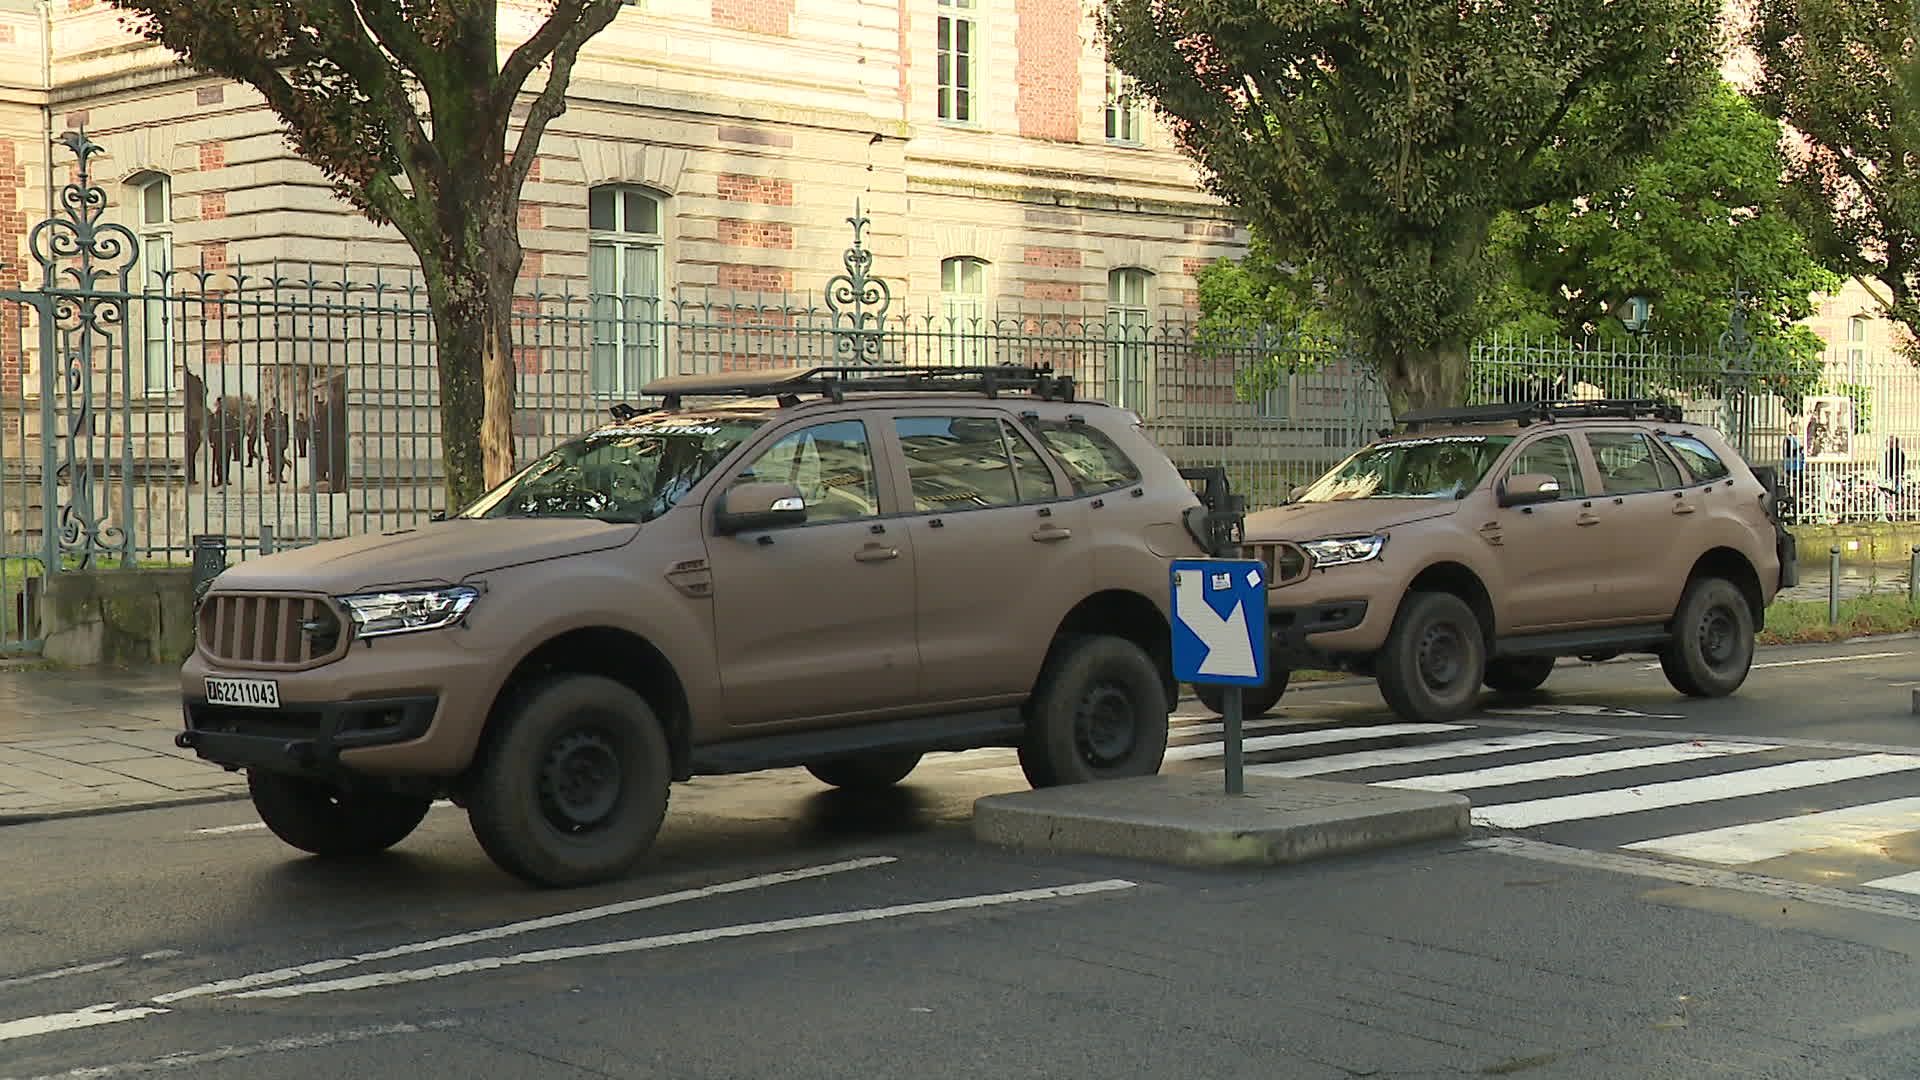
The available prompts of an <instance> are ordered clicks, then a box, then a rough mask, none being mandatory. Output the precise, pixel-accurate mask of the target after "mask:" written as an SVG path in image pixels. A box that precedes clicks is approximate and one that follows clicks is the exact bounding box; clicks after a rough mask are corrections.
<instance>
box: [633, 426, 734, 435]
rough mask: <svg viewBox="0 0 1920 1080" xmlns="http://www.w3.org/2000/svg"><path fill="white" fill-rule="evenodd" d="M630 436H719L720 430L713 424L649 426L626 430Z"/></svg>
mask: <svg viewBox="0 0 1920 1080" xmlns="http://www.w3.org/2000/svg"><path fill="white" fill-rule="evenodd" d="M625 433H626V434H629V435H718V434H720V429H719V428H718V427H715V426H714V425H712V424H648V425H647V426H645V427H634V428H626V429H625Z"/></svg>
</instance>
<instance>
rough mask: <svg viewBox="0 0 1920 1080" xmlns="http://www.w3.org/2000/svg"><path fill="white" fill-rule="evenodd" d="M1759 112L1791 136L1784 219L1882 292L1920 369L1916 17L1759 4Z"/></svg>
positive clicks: (1883, 10)
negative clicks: (1919, 337)
mask: <svg viewBox="0 0 1920 1080" xmlns="http://www.w3.org/2000/svg"><path fill="white" fill-rule="evenodd" d="M1746 38H1747V42H1748V44H1749V45H1750V46H1751V47H1752V49H1753V51H1754V54H1755V58H1756V60H1757V61H1758V65H1759V78H1758V80H1757V85H1756V87H1755V91H1754V101H1755V103H1756V104H1758V106H1759V107H1760V108H1761V109H1762V110H1763V111H1764V112H1765V113H1766V114H1767V115H1769V116H1772V117H1775V118H1778V119H1780V120H1782V121H1785V122H1786V124H1787V125H1788V126H1789V127H1790V128H1791V129H1792V131H1793V132H1794V133H1795V136H1796V137H1795V138H1793V139H1791V140H1789V154H1788V158H1789V167H1788V171H1787V183H1788V194H1789V198H1788V201H1787V207H1788V209H1789V211H1790V212H1791V213H1792V214H1793V215H1794V217H1795V218H1796V219H1797V220H1798V221H1799V223H1800V225H1801V227H1802V228H1804V229H1805V230H1806V232H1807V235H1808V237H1809V238H1810V239H1811V240H1812V241H1813V244H1814V246H1815V250H1817V251H1818V252H1819V253H1820V254H1821V256H1822V257H1823V258H1826V259H1827V260H1829V261H1831V262H1832V263H1833V264H1834V265H1836V266H1838V267H1839V268H1841V269H1842V270H1843V271H1844V272H1845V273H1847V274H1850V275H1853V276H1855V277H1858V278H1861V279H1863V280H1864V281H1867V282H1873V283H1877V284H1878V286H1879V288H1878V289H1877V290H1875V291H1876V294H1877V295H1878V296H1879V299H1880V301H1881V303H1882V304H1883V305H1884V307H1885V309H1886V312H1887V314H1888V316H1889V317H1891V318H1892V319H1894V320H1895V321H1896V322H1898V323H1899V324H1900V325H1901V326H1903V327H1904V328H1905V329H1906V331H1907V334H1906V337H1907V350H1908V353H1909V356H1910V357H1911V358H1914V359H1916V360H1920V348H1916V344H1915V336H1916V335H1920V161H1917V159H1916V157H1915V155H1916V154H1920V47H1916V38H1920V8H1916V7H1915V5H1914V4H1913V2H1912V0H1756V2H1755V3H1754V15H1753V19H1752V22H1751V23H1750V25H1749V27H1748V30H1747V35H1746Z"/></svg>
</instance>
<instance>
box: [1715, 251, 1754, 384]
mask: <svg viewBox="0 0 1920 1080" xmlns="http://www.w3.org/2000/svg"><path fill="white" fill-rule="evenodd" d="M1752 295H1753V294H1752V293H1750V292H1748V291H1747V290H1745V289H1743V288H1741V287H1740V278H1739V275H1737V274H1736V275H1735V276H1734V279H1733V309H1732V310H1731V311H1729V312H1727V329H1726V331H1725V332H1723V333H1722V334H1721V335H1720V358H1721V360H1722V361H1723V362H1724V363H1725V364H1726V366H1727V367H1728V368H1733V367H1736V366H1740V367H1744V366H1746V364H1747V363H1748V361H1750V360H1752V359H1753V354H1754V350H1755V349H1756V348H1757V344H1756V343H1755V341H1754V340H1753V334H1752V333H1751V332H1749V331H1748V330H1747V300H1748V298H1750V297H1751V296H1752Z"/></svg>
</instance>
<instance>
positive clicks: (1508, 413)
mask: <svg viewBox="0 0 1920 1080" xmlns="http://www.w3.org/2000/svg"><path fill="white" fill-rule="evenodd" d="M1602 419H1604V420H1641V419H1647V420H1659V421H1662V422H1664V423H1669V424H1677V423H1680V422H1681V421H1682V420H1684V419H1685V414H1684V413H1683V412H1682V411H1681V409H1680V406H1678V405H1674V404H1670V403H1668V402H1665V401H1660V400H1658V399H1655V398H1593V399H1575V400H1570V401H1516V402H1510V403H1501V404H1495V405H1467V406H1463V407H1461V408H1457V409H1421V410H1419V411H1417V412H1410V413H1407V414H1406V415H1405V416H1402V417H1400V418H1399V419H1398V420H1397V423H1399V424H1400V426H1402V427H1404V428H1406V429H1407V430H1408V431H1419V430H1421V429H1423V428H1429V427H1454V426H1461V425H1467V424H1505V423H1518V424H1519V425H1520V426H1521V427H1525V426H1527V425H1528V424H1533V423H1551V422H1553V421H1555V420H1602Z"/></svg>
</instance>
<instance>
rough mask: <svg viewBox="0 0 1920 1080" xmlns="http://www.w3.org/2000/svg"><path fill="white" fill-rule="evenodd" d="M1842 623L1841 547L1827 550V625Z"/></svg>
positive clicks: (1837, 546) (1836, 545) (1836, 546)
mask: <svg viewBox="0 0 1920 1080" xmlns="http://www.w3.org/2000/svg"><path fill="white" fill-rule="evenodd" d="M1839 621H1840V545H1839V544H1835V545H1833V546H1832V547H1830V548H1828V549H1827V625H1828V626H1832V625H1834V624H1835V623H1838V622H1839Z"/></svg>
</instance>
